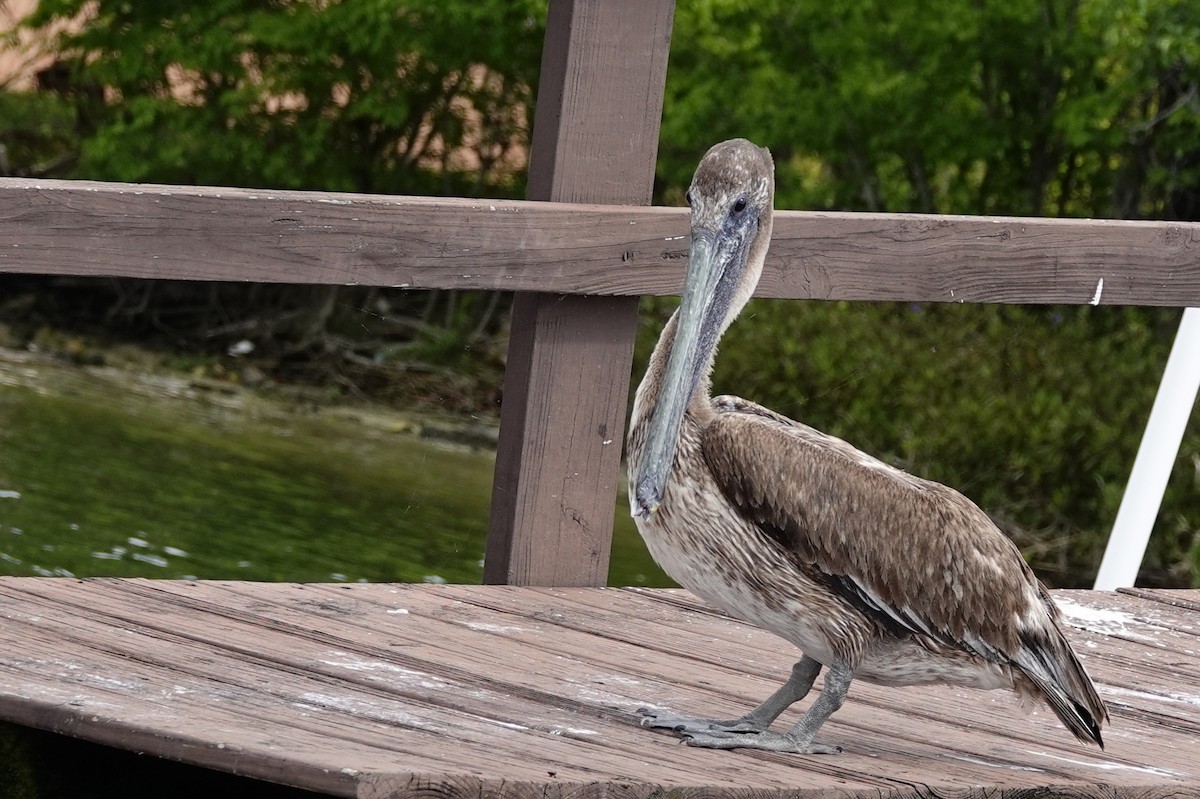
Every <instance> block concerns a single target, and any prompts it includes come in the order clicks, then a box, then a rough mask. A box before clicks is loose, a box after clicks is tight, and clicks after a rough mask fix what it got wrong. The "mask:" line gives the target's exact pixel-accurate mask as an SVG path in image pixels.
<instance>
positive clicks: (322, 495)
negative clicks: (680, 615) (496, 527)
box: [0, 356, 670, 586]
mask: <svg viewBox="0 0 1200 799" xmlns="http://www.w3.org/2000/svg"><path fill="white" fill-rule="evenodd" d="M364 418H369V419H370V420H372V421H370V423H366V422H364ZM380 419H383V420H384V421H383V422H380ZM387 419H388V416H387V415H386V414H379V413H374V414H372V413H346V412H344V409H341V410H339V409H329V408H325V409H323V410H314V409H311V408H307V409H305V408H295V407H288V406H287V405H285V404H283V403H280V402H278V401H274V400H268V399H264V398H263V397H259V396H256V395H254V394H252V393H250V392H246V391H240V390H238V391H225V390H215V391H214V390H211V389H209V390H202V389H198V388H196V387H195V386H194V385H192V384H191V383H189V382H188V381H186V380H183V379H180V378H172V377H154V376H144V375H136V374H130V373H122V372H118V371H115V370H107V369H82V368H79V367H74V366H69V365H65V364H58V363H51V362H46V361H42V360H37V359H29V358H24V357H23V356H22V357H20V358H17V360H15V361H14V360H13V359H11V358H10V359H0V574H7V575H42V576H52V575H59V576H76V577H91V576H121V577H134V576H137V577H169V578H183V577H187V578H200V579H243V580H295V581H362V580H365V581H372V582H375V581H403V582H422V581H426V582H441V581H446V582H463V583H478V582H480V580H481V579H482V573H483V567H482V559H483V552H484V539H485V536H486V531H487V516H488V506H489V497H490V492H491V480H492V464H493V454H492V453H491V452H489V451H472V450H469V449H466V448H462V447H459V448H453V447H448V446H446V445H439V444H437V443H434V442H431V441H428V440H425V439H422V438H419V437H416V436H413V435H411V434H405V433H402V432H396V429H403V428H405V427H407V425H405V424H403V423H400V422H390V421H387ZM609 582H610V584H613V585H654V586H659V585H669V584H670V583H669V581H668V580H667V578H666V577H665V576H664V575H663V574H662V573H661V572H660V571H659V570H658V568H657V567H656V566H655V565H654V564H653V562H652V561H651V560H650V558H649V555H648V554H647V553H646V551H645V548H644V546H643V545H642V543H641V540H640V539H639V538H638V536H637V532H636V530H635V529H634V527H633V524H632V522H631V521H630V519H629V513H628V509H627V506H626V505H625V504H624V500H623V499H622V505H621V506H620V507H619V508H618V509H617V530H616V535H615V541H614V546H613V558H612V568H611V570H610V577H609Z"/></svg>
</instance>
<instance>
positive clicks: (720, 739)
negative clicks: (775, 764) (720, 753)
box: [683, 730, 842, 755]
mask: <svg viewBox="0 0 1200 799" xmlns="http://www.w3.org/2000/svg"><path fill="white" fill-rule="evenodd" d="M683 742H684V743H686V744H687V745H688V746H699V747H703V748H705V749H763V750H766V751H768V752H789V753H794V754H800V755H837V754H841V752H842V747H840V746H825V745H823V744H815V743H812V742H811V741H807V742H806V741H805V740H804V739H802V738H798V737H796V736H793V735H792V734H791V733H783V734H780V733H777V732H771V731H769V730H767V731H762V732H735V731H726V730H709V731H702V732H690V731H685V732H684V733H683Z"/></svg>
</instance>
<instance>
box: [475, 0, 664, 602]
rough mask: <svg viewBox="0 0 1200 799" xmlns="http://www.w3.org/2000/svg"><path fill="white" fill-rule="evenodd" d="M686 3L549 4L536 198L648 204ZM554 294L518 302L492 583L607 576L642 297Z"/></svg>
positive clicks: (564, 0)
mask: <svg viewBox="0 0 1200 799" xmlns="http://www.w3.org/2000/svg"><path fill="white" fill-rule="evenodd" d="M674 7H675V3H674V0H649V1H648V0H555V1H554V2H551V4H550V15H549V19H548V21H547V26H546V45H545V47H544V48H543V50H542V70H541V79H540V83H539V86H538V102H537V115H536V117H535V119H534V125H533V147H532V150H531V153H530V164H529V197H530V198H531V199H534V200H551V201H563V202H572V201H574V202H579V201H586V202H593V203H612V204H630V205H632V204H646V205H649V203H650V196H651V193H652V190H653V187H654V160H655V157H656V155H657V151H658V128H659V120H660V117H661V116H662V96H663V87H664V85H665V83H666V74H667V52H668V50H669V47H668V44H669V42H670V38H671V20H672V17H673V15H674ZM559 256H560V257H561V258H565V259H570V258H571V257H572V256H571V254H570V253H569V252H562V253H559ZM552 291H554V289H553V288H551V287H548V286H538V287H536V288H535V289H534V290H533V291H523V292H520V293H518V294H517V296H516V297H515V299H514V302H513V310H512V335H511V336H510V338H509V345H508V360H507V368H506V369H505V373H504V401H503V404H502V406H501V420H500V440H499V442H498V445H497V451H496V479H495V482H494V485H493V488H492V510H491V516H490V522H489V527H488V542H487V558H486V561H485V563H484V580H485V582H489V583H514V584H519V585H604V584H605V583H607V582H608V560H609V552H610V550H611V549H612V546H611V544H612V529H613V513H614V505H613V501H612V498H613V496H615V494H616V490H617V479H618V476H619V475H618V473H619V467H620V460H621V445H620V442H621V441H623V440H624V435H623V432H624V426H625V402H626V397H627V395H628V390H627V387H628V384H629V372H630V369H631V367H632V364H633V339H634V334H635V332H636V329H637V298H636V297H587V296H563V295H561V294H555V293H549V292H552Z"/></svg>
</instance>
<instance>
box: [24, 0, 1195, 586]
mask: <svg viewBox="0 0 1200 799" xmlns="http://www.w3.org/2000/svg"><path fill="white" fill-rule="evenodd" d="M72 20H73V21H74V22H73V23H71V22H70V21H72ZM544 24H545V4H544V3H543V2H533V0H521V1H520V2H507V1H506V0H505V1H502V0H470V1H467V0H441V1H440V2H433V0H424V1H423V2H422V1H421V0H416V1H415V2H405V1H402V0H354V2H349V1H348V0H343V2H336V0H335V1H333V2H317V0H293V2H272V3H260V2H252V1H251V0H217V2H212V3H205V4H195V3H182V2H171V1H169V0H146V2H137V3H130V2H126V1H125V0H42V2H40V3H39V4H38V7H37V10H36V12H35V13H34V14H33V15H32V16H31V17H30V18H28V19H27V20H26V23H25V25H26V28H25V30H27V31H30V32H33V33H34V34H36V35H37V36H40V37H41V38H42V39H43V41H45V42H46V44H47V46H48V47H49V49H50V50H51V51H52V52H55V53H57V56H56V60H55V62H54V64H53V65H52V66H50V67H49V68H47V69H45V70H44V71H43V72H42V73H41V74H40V76H39V89H38V91H36V92H33V93H22V94H20V96H17V95H16V94H14V93H13V92H3V91H0V143H3V144H5V145H7V149H8V155H9V161H10V164H9V170H10V171H12V172H14V173H17V174H44V175H50V176H71V177H87V178H94V179H108V180H132V181H137V180H144V181H154V182H168V183H205V184H226V185H238V186H256V187H264V188H304V189H324V190H346V191H366V192H394V193H410V194H456V195H471V196H520V195H521V193H522V192H523V184H522V181H523V166H524V160H525V153H526V147H527V143H528V122H529V120H531V119H532V107H531V106H532V101H533V99H534V97H535V96H536V82H537V69H538V65H539V59H540V48H541V41H542V36H543V32H544ZM671 46H672V53H671V62H670V68H669V72H668V84H667V96H666V103H665V110H664V118H663V128H662V136H661V145H660V158H659V164H658V182H657V186H656V201H657V202H661V203H667V204H681V202H682V194H683V190H684V189H685V188H686V184H687V181H688V180H689V179H690V175H691V171H692V169H693V168H694V166H695V163H696V160H697V158H698V157H699V155H700V154H701V153H703V151H704V150H705V149H706V148H707V147H708V146H709V145H711V144H712V143H713V142H714V141H716V140H719V139H721V138H726V137H729V136H746V137H748V138H751V139H754V140H756V141H758V142H760V143H762V144H765V145H767V146H769V147H770V148H771V149H772V151H773V152H774V153H775V156H776V163H777V166H778V186H779V195H778V199H777V206H778V207H780V208H802V209H837V210H866V211H889V212H896V211H913V212H933V213H973V214H1017V215H1045V216H1095V217H1120V218H1159V219H1197V218H1200V98H1198V96H1197V94H1198V86H1200V6H1197V5H1196V4H1195V2H1194V1H1193V0H1136V1H1135V0H920V1H919V0H826V2H823V3H811V2H795V0H756V2H753V3H750V2H747V1H746V0H679V2H678V5H677V11H676V20H675V32H674V38H673V41H672V45H671ZM4 285H5V287H6V289H8V291H7V292H6V294H7V296H9V297H10V298H11V297H19V298H21V299H17V300H14V299H9V300H7V301H6V300H4V299H0V315H2V316H3V317H4V318H7V319H9V321H10V324H12V325H14V329H15V330H16V331H17V337H18V338H21V337H29V336H32V335H35V331H36V330H37V329H38V328H39V326H41V325H43V324H46V323H52V324H56V325H63V324H74V325H81V324H92V325H95V326H97V327H98V328H103V329H104V330H106V331H109V332H110V333H113V332H115V333H122V334H125V335H131V334H132V335H138V336H141V337H147V336H156V337H158V338H160V339H161V340H163V341H165V342H166V343H167V344H169V346H172V347H175V348H183V349H189V350H199V351H205V350H209V351H213V352H217V353H220V352H223V351H224V349H225V348H226V347H228V346H229V345H230V344H231V343H233V342H235V341H240V340H242V339H246V340H249V341H251V342H252V343H253V344H254V345H255V347H256V350H255V357H257V358H259V361H258V363H259V364H260V365H261V367H262V368H263V369H265V370H267V371H269V372H270V373H271V374H273V375H276V376H280V377H283V378H287V379H305V380H310V381H316V382H320V383H324V384H327V385H331V386H335V387H339V388H340V389H341V390H346V391H354V392H361V393H365V394H368V395H370V396H375V397H382V398H392V399H402V400H404V401H405V402H410V403H414V402H415V403H416V404H418V405H419V404H422V403H425V404H430V405H436V406H438V407H443V408H449V409H455V410H472V411H487V410H491V411H494V410H495V403H496V401H497V398H498V392H499V388H498V387H499V375H500V373H501V368H502V362H503V347H504V343H505V335H506V333H505V318H506V309H507V304H508V298H507V297H505V296H501V295H496V296H487V295H474V294H461V295H460V294H453V293H449V292H443V293H432V294H420V293H413V292H407V293H406V292H393V291H380V290H368V289H344V288H341V289H312V288H300V287H253V288H247V287H244V286H236V287H226V286H212V285H204V286H197V285H172V284H158V283H155V284H146V283H141V284H138V283H129V282H119V283H112V284H105V286H103V287H98V286H97V284H95V283H87V284H81V283H78V282H76V283H75V284H73V285H66V286H64V285H61V284H59V285H58V286H57V288H58V290H57V291H55V292H46V291H44V290H43V289H44V288H45V286H46V283H44V282H39V281H30V280H27V279H26V280H16V279H12V278H9V279H7V280H6V281H5V284H4ZM34 289H36V291H35V290H34ZM31 297H32V298H33V299H29V298H31ZM5 303H7V304H5ZM671 305H672V303H671V302H670V301H647V302H646V304H645V308H646V313H645V314H643V330H642V335H641V337H640V344H639V363H638V366H637V367H636V368H637V369H639V370H640V369H641V368H642V363H643V362H644V358H645V355H646V353H647V352H648V350H649V348H650V346H652V342H653V337H654V335H655V334H656V332H657V330H658V328H659V326H660V324H661V322H662V320H663V319H664V318H665V315H666V314H667V313H669V310H670V307H671ZM6 308H7V309H8V310H7V311H6V310H5V309H6ZM18 311H19V312H18ZM747 316H748V317H749V318H748V319H747V320H746V321H744V322H742V323H741V324H739V325H738V326H736V327H735V328H734V329H733V330H732V331H731V333H730V336H729V337H728V338H727V340H726V342H725V343H724V345H723V352H724V357H723V358H721V359H720V360H719V362H718V373H717V376H716V384H717V385H716V387H717V388H718V389H724V390H730V391H737V392H738V393H740V394H743V395H745V396H749V397H752V398H755V399H757V400H760V401H763V402H765V403H766V404H768V405H771V406H772V407H775V408H777V409H779V410H781V411H783V412H785V413H788V414H790V415H793V416H797V417H799V418H803V419H805V420H806V421H809V422H811V423H812V424H815V425H816V426H818V427H822V428H825V429H828V430H830V431H831V432H834V433H836V434H839V435H843V436H845V437H847V438H848V439H850V440H851V441H853V442H855V443H857V444H859V445H861V446H863V447H864V448H866V449H868V450H870V451H873V452H876V453H878V454H880V455H883V456H884V457H886V458H887V459H889V460H891V461H893V462H895V463H897V464H899V465H901V466H903V467H905V468H908V469H911V470H913V471H916V472H918V473H921V474H924V475H927V476H930V477H933V478H935V479H940V480H944V481H947V482H950V483H952V484H954V485H957V486H960V487H962V488H963V489H964V490H965V491H966V492H967V493H968V494H969V495H970V496H972V497H973V498H975V499H976V500H978V501H980V502H981V503H982V504H983V506H984V507H985V508H987V509H988V510H989V512H991V513H992V514H993V516H994V517H995V518H996V519H997V521H998V522H999V523H1000V524H1001V525H1002V526H1003V527H1004V528H1005V529H1006V531H1008V532H1009V533H1010V534H1011V535H1013V537H1014V538H1015V539H1016V540H1017V541H1018V542H1019V543H1020V544H1021V545H1022V547H1023V548H1024V550H1025V552H1026V554H1027V556H1029V557H1030V558H1031V560H1033V562H1034V563H1035V565H1036V566H1037V567H1038V568H1039V569H1041V570H1042V572H1043V573H1044V574H1046V575H1047V576H1048V577H1049V578H1050V579H1051V581H1053V582H1056V583H1058V584H1065V585H1082V584H1086V583H1087V582H1088V581H1089V580H1090V578H1091V575H1092V574H1093V573H1094V571H1095V568H1096V566H1097V565H1098V562H1099V557H1100V547H1101V546H1102V543H1103V540H1104V537H1105V536H1106V535H1107V531H1108V528H1109V526H1110V525H1111V522H1112V519H1113V517H1114V516H1115V513H1116V507H1117V503H1118V502H1119V498H1120V494H1121V491H1122V488H1123V486H1124V483H1125V481H1126V479H1127V476H1128V470H1129V467H1130V466H1131V464H1132V461H1133V455H1134V452H1135V451H1136V447H1137V443H1138V440H1139V437H1140V434H1141V430H1142V428H1143V425H1144V423H1145V419H1146V416H1147V414H1148V412H1149V406H1150V401H1151V399H1152V397H1153V395H1154V391H1155V389H1156V387H1157V382H1158V378H1159V376H1160V375H1161V371H1162V367H1163V364H1164V362H1165V358H1166V352H1167V350H1168V348H1169V346H1170V342H1171V338H1172V335H1173V333H1174V330H1175V327H1176V325H1177V322H1178V317H1179V314H1178V311H1172V310H1155V309H1120V308H1090V307H1082V308H1077V307H1070V308H1067V307H1061V308H1060V307H1002V306H972V307H960V306H943V305H925V306H909V305H897V304H853V305H849V304H841V303H818V302H804V303H778V302H766V301H758V302H756V303H754V305H752V306H751V308H750V309H749V311H748V313H747ZM766 352H769V353H771V357H770V358H763V357H761V355H760V353H766ZM1198 464H1200V432H1198V431H1197V429H1196V426H1195V425H1194V424H1193V426H1192V428H1191V429H1190V430H1189V433H1188V435H1187V437H1186V439H1185V443H1184V448H1183V451H1182V453H1181V456H1180V459H1179V462H1178V464H1177V469H1176V472H1175V474H1174V475H1173V478H1172V483H1171V487H1170V489H1169V492H1168V496H1167V498H1166V502H1165V503H1164V507H1163V513H1162V514H1161V516H1160V520H1159V524H1158V527H1157V528H1156V530H1155V534H1154V537H1153V539H1152V547H1151V552H1150V553H1149V556H1148V559H1147V562H1146V564H1145V567H1144V570H1143V581H1144V582H1146V583H1148V584H1186V583H1188V582H1189V581H1191V580H1192V579H1193V575H1194V574H1195V572H1196V570H1197V568H1198V567H1200V545H1197V530H1198V528H1200V491H1198V490H1197V488H1198V487H1200V480H1198V477H1197V474H1198ZM1189 553H1190V554H1189Z"/></svg>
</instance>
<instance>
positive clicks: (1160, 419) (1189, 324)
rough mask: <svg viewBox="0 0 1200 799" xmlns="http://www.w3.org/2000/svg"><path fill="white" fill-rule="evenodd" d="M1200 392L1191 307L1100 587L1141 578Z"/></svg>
mask: <svg viewBox="0 0 1200 799" xmlns="http://www.w3.org/2000/svg"><path fill="white" fill-rule="evenodd" d="M1198 391H1200V308H1186V309H1184V312H1183V319H1182V320H1180V322H1179V331H1178V332H1176V334H1175V344H1174V345H1173V346H1172V347H1171V355H1170V356H1169V357H1168V358H1167V368H1166V369H1165V370H1163V376H1162V383H1160V384H1159V387H1158V395H1157V396H1155V398H1154V406H1153V407H1152V408H1151V409H1150V421H1148V422H1147V423H1146V432H1145V433H1144V434H1143V435H1142V444H1141V446H1140V447H1138V453H1137V458H1135V459H1134V461H1133V471H1132V472H1131V473H1130V475H1129V484H1128V485H1126V486H1125V494H1124V496H1122V497H1121V507H1120V509H1119V510H1118V511H1117V520H1116V522H1114V523H1113V529H1112V534H1111V535H1110V536H1109V538H1108V548H1107V549H1105V551H1104V560H1103V561H1102V562H1101V563H1100V572H1099V573H1098V574H1097V575H1096V586H1095V587H1096V589H1097V590H1101V591H1111V590H1113V589H1114V588H1124V587H1129V586H1132V585H1133V583H1134V580H1136V579H1137V573H1138V568H1139V567H1140V566H1141V565H1142V557H1143V556H1144V555H1145V554H1146V544H1147V543H1149V541H1150V528H1152V527H1153V526H1154V520H1155V518H1156V517H1157V516H1158V507H1159V505H1160V504H1161V503H1162V496H1163V491H1165V490H1166V488H1167V478H1169V477H1170V476H1171V467H1172V466H1174V465H1175V458H1176V457H1177V456H1178V455H1179V443H1180V442H1181V441H1182V440H1183V430H1184V428H1185V427H1186V426H1187V423H1188V417H1189V416H1191V413H1192V406H1193V405H1195V403H1196V394H1197V392H1198Z"/></svg>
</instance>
